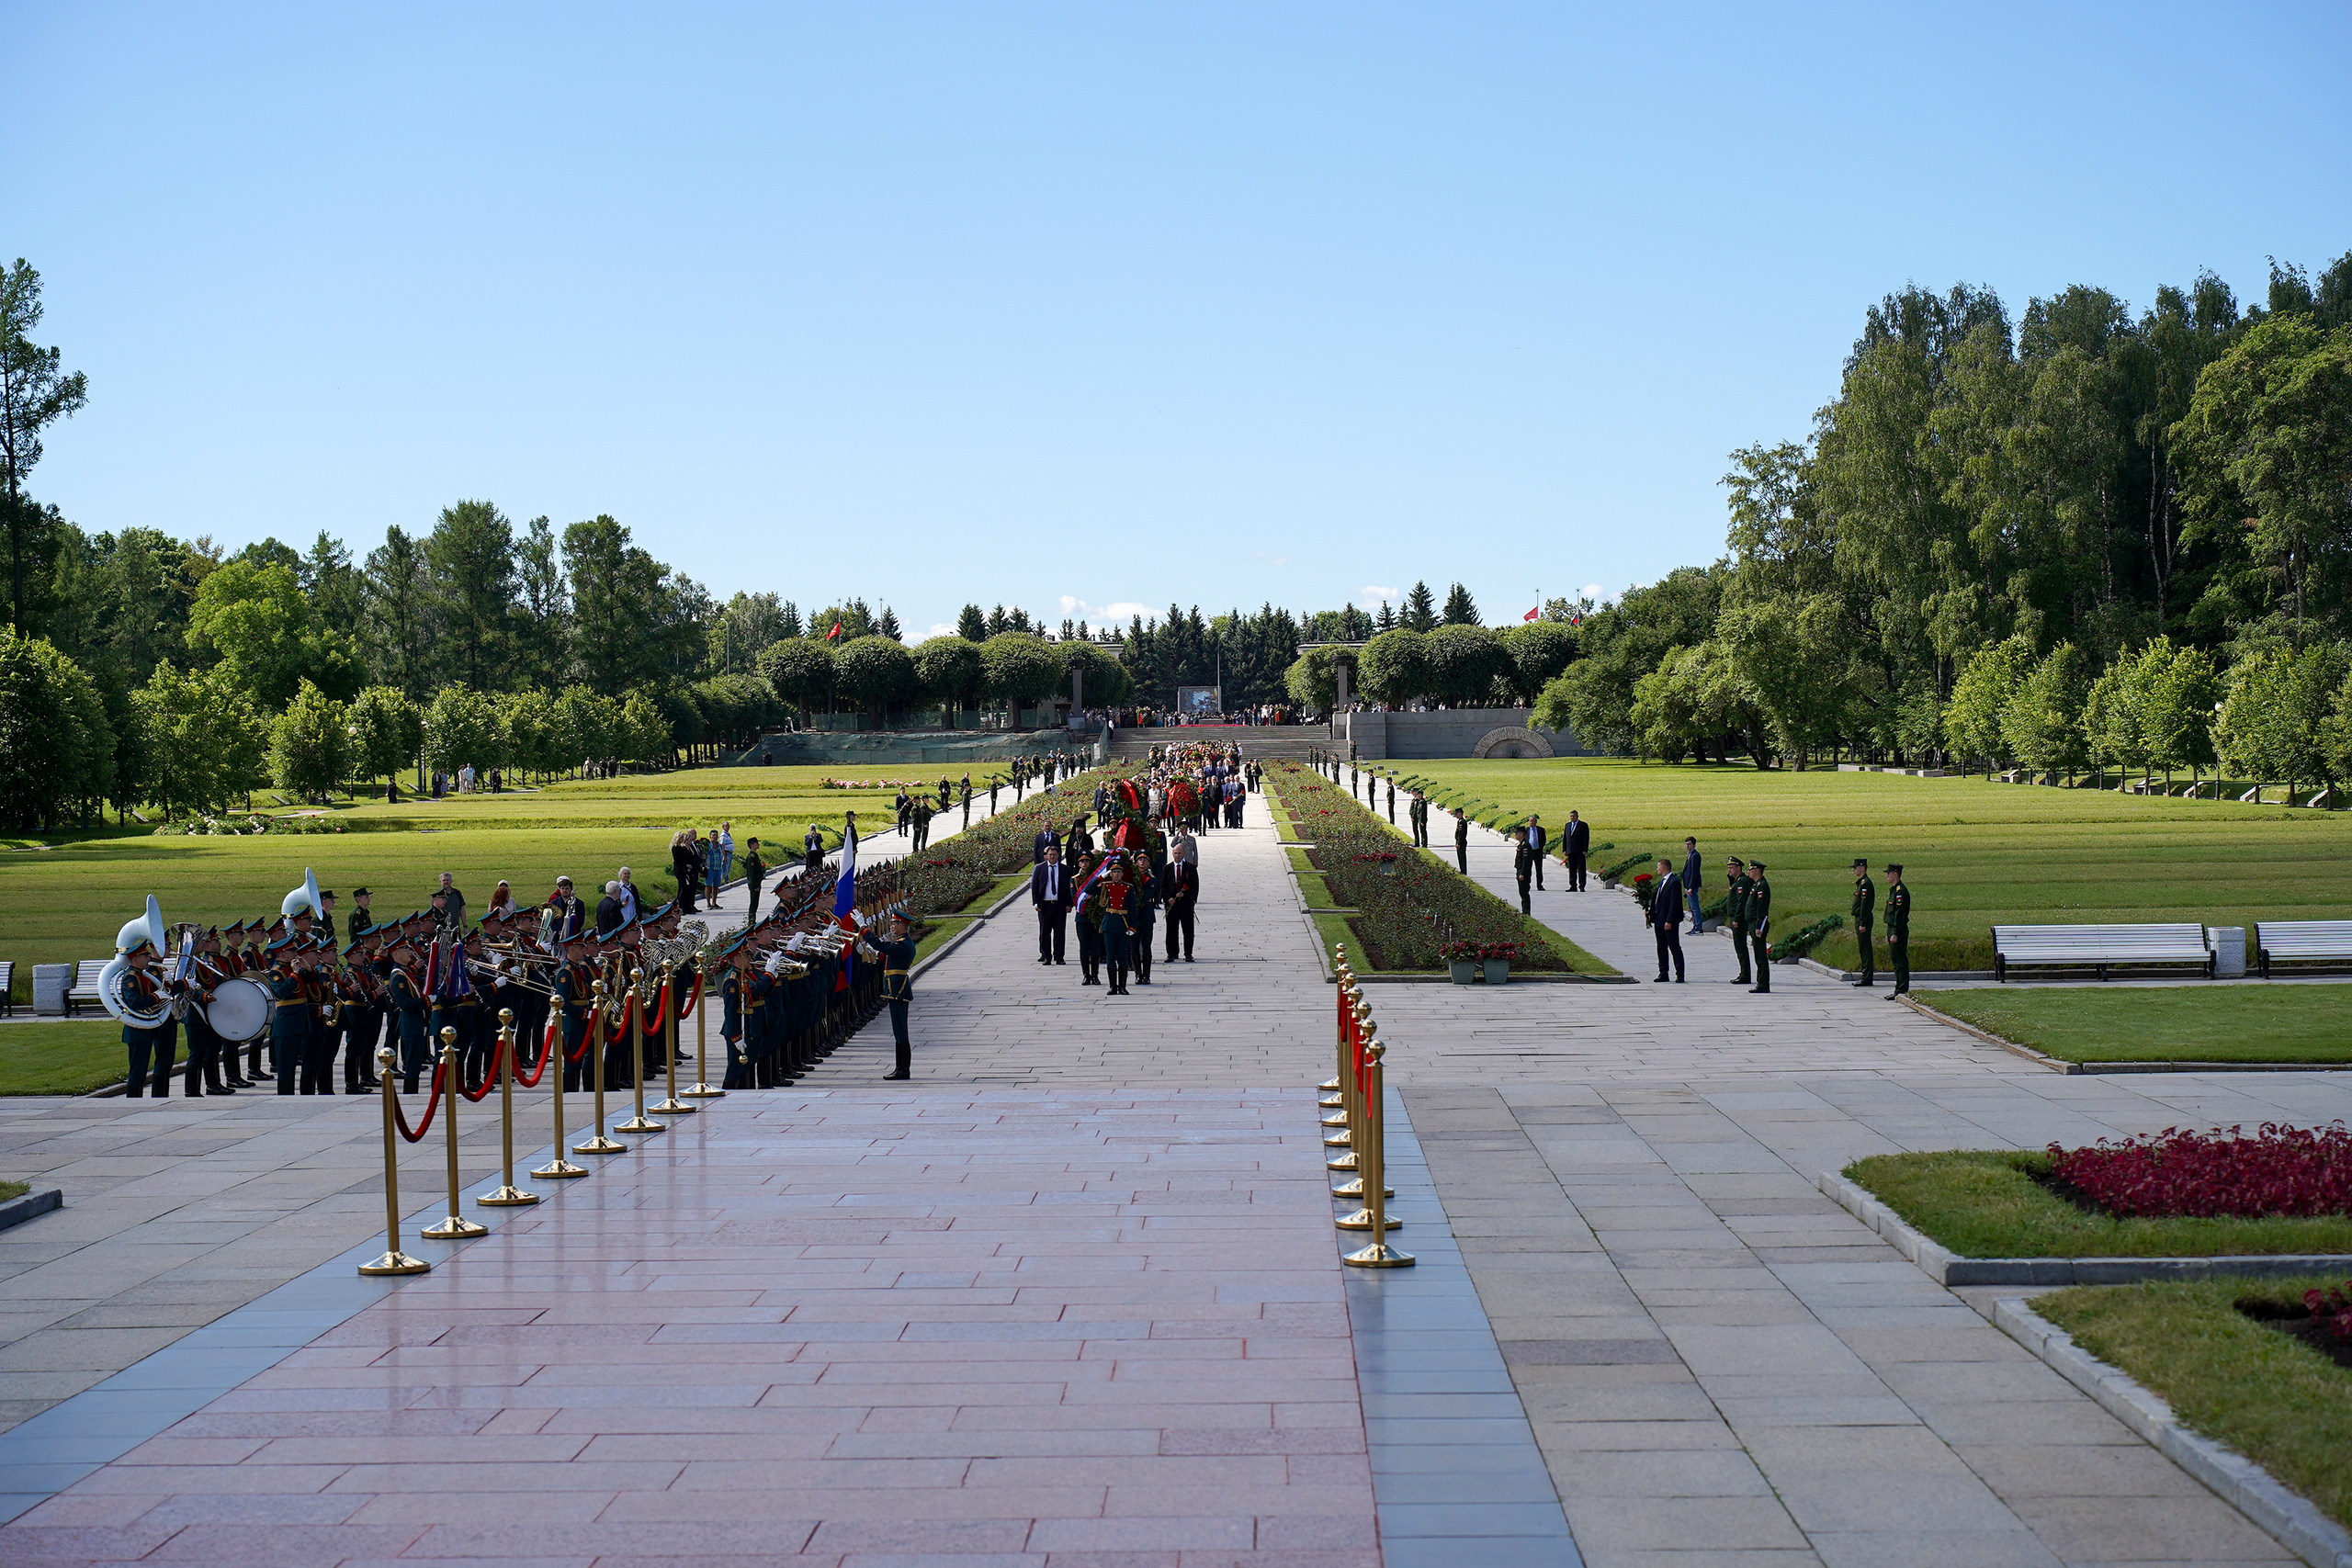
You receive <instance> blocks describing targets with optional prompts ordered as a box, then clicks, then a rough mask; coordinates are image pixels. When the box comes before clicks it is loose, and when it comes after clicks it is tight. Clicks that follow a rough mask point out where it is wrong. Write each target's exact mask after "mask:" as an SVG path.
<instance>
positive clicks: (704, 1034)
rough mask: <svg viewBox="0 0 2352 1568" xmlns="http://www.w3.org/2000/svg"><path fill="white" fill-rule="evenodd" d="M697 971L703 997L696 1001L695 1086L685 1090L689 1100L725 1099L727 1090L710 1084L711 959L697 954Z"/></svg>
mask: <svg viewBox="0 0 2352 1568" xmlns="http://www.w3.org/2000/svg"><path fill="white" fill-rule="evenodd" d="M695 973H696V974H698V975H700V976H702V986H703V999H702V1000H701V1001H697V1002H695V1087H694V1088H692V1089H687V1090H685V1091H684V1094H685V1097H686V1098H687V1099H688V1100H724V1099H726V1098H727V1091H726V1090H725V1089H713V1088H712V1087H711V1084H710V1050H709V1047H710V1033H709V1031H708V1030H707V1029H706V1028H705V1027H704V1024H705V1021H706V1020H707V1019H708V1017H709V1016H710V1015H709V1012H708V1010H707V1008H706V1007H705V1005H704V1004H705V1002H707V1001H708V999H709V993H710V960H709V959H708V958H707V957H705V956H704V955H703V954H701V953H695Z"/></svg>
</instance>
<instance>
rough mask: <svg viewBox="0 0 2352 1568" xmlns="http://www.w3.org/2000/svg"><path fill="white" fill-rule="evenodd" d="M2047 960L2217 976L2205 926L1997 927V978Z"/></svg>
mask: <svg viewBox="0 0 2352 1568" xmlns="http://www.w3.org/2000/svg"><path fill="white" fill-rule="evenodd" d="M2017 964H2044V965H2049V966H2052V967H2056V968H2067V969H2096V970H2098V977H2099V978H2100V979H2102V980H2104V979H2106V978H2107V972H2108V970H2109V969H2110V968H2121V967H2124V966H2127V965H2128V966H2131V967H2133V968H2138V967H2141V966H2143V965H2146V964H2196V965H2197V967H2198V968H2199V970H2200V971H2201V972H2202V973H2203V974H2204V976H2205V977H2206V978H2207V979H2211V978H2212V976H2213V950H2212V944H2211V942H2209V941H2208V940H2207V939H2206V935H2205V927H2204V926H2203V925H2202V924H2182V925H2159V926H1995V927H1994V928H1993V978H1994V979H1996V980H2007V978H2008V977H2009V970H2010V968H2011V967H2012V966H2014V965H2017Z"/></svg>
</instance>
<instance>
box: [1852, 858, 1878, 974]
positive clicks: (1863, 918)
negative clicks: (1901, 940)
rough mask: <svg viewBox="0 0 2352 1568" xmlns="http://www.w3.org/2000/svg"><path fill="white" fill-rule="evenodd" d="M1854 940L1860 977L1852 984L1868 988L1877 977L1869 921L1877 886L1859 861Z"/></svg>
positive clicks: (1855, 878)
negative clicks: (1860, 951) (1860, 955)
mask: <svg viewBox="0 0 2352 1568" xmlns="http://www.w3.org/2000/svg"><path fill="white" fill-rule="evenodd" d="M1854 873H1855V875H1854V903H1853V908H1852V911H1851V913H1852V916H1853V920H1854V940H1855V941H1856V942H1858V943H1860V946H1861V950H1862V977H1861V978H1860V979H1859V980H1857V981H1855V982H1854V984H1856V985H1858V986H1868V985H1870V984H1871V982H1872V981H1873V980H1875V979H1877V977H1878V969H1877V962H1878V960H1877V955H1876V954H1875V953H1872V952H1871V916H1872V914H1873V913H1874V912H1875V911H1876V910H1877V908H1878V884H1877V883H1875V882H1872V881H1871V868H1870V866H1869V865H1868V864H1866V863H1863V862H1861V861H1856V862H1855V863H1854Z"/></svg>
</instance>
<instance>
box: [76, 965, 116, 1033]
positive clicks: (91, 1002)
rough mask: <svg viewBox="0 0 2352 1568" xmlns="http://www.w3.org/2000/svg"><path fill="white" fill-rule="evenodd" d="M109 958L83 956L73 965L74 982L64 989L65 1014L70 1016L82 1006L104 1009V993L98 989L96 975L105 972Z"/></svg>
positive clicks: (105, 1003)
mask: <svg viewBox="0 0 2352 1568" xmlns="http://www.w3.org/2000/svg"><path fill="white" fill-rule="evenodd" d="M113 962H114V960H112V959H110V958H85V959H83V960H82V961H81V962H80V963H79V964H75V965H74V984H73V985H71V986H69V987H66V990H65V1016H66V1017H68V1018H72V1017H74V1014H75V1011H76V1010H78V1009H80V1008H83V1007H94V1008H98V1009H102V1010H103V1009H104V1008H105V1007H106V1005H107V1002H106V997H105V995H104V993H102V992H101V991H99V989H98V976H101V975H103V974H105V973H106V972H107V964H111V963H113Z"/></svg>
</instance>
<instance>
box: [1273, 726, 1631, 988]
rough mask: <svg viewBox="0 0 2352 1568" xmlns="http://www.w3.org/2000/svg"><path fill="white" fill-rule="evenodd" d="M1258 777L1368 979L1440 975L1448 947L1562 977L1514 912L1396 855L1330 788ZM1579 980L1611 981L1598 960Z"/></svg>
mask: <svg viewBox="0 0 2352 1568" xmlns="http://www.w3.org/2000/svg"><path fill="white" fill-rule="evenodd" d="M1265 777H1266V782H1267V784H1268V786H1269V787H1270V788H1271V789H1272V791H1273V792H1274V793H1275V794H1276V795H1278V796H1279V797H1280V799H1281V802H1282V807H1283V811H1284V812H1285V813H1286V814H1287V815H1288V816H1289V817H1290V818H1291V820H1292V822H1293V823H1294V824H1295V827H1296V828H1297V829H1298V831H1299V835H1300V836H1301V837H1302V838H1306V839H1312V840H1314V841H1315V847H1314V848H1313V849H1312V850H1310V851H1307V852H1306V857H1307V860H1308V863H1310V864H1312V865H1313V866H1314V867H1315V869H1316V871H1317V872H1318V873H1320V874H1321V875H1322V877H1323V880H1324V882H1325V883H1326V884H1327V885H1328V886H1329V889H1330V892H1331V897H1332V900H1333V902H1334V903H1336V904H1338V905H1340V906H1342V907H1344V908H1352V909H1354V910H1355V911H1356V913H1354V914H1351V915H1348V916H1346V917H1344V919H1346V921H1347V927H1348V930H1349V931H1350V932H1351V934H1352V935H1353V937H1354V938H1355V940H1356V942H1358V943H1360V944H1361V948H1360V951H1361V952H1362V953H1363V957H1364V958H1366V959H1368V960H1370V962H1371V964H1372V966H1373V967H1374V969H1375V970H1431V971H1434V970H1439V969H1442V968H1444V967H1445V966H1446V964H1447V963H1448V962H1449V960H1448V958H1447V956H1446V953H1445V952H1444V951H1443V949H1444V948H1445V945H1446V944H1447V943H1448V942H1453V943H1457V944H1468V945H1469V946H1471V947H1473V948H1475V949H1476V951H1477V953H1479V955H1480V956H1484V955H1485V953H1486V952H1487V949H1490V948H1492V949H1498V950H1499V949H1508V950H1510V953H1511V954H1513V955H1514V956H1513V957H1512V963H1513V964H1515V965H1516V966H1517V967H1519V968H1521V969H1524V970H1532V971H1537V972H1546V971H1548V972H1551V973H1555V974H1557V973H1562V972H1565V971H1566V970H1568V969H1569V968H1570V964H1569V962H1568V960H1567V958H1566V957H1565V956H1563V954H1562V953H1561V952H1560V951H1559V950H1558V949H1557V948H1556V947H1555V946H1554V945H1553V944H1552V943H1551V942H1547V941H1545V940H1544V939H1543V937H1542V936H1541V934H1540V933H1534V932H1531V931H1530V929H1529V927H1528V923H1527V922H1526V921H1524V920H1523V919H1521V917H1520V914H1519V911H1518V910H1516V909H1514V908H1511V907H1510V905H1508V904H1505V903H1504V902H1503V901H1502V900H1501V899H1499V898H1498V897H1495V896H1494V895H1493V894H1491V893H1489V892H1487V890H1486V889H1485V888H1483V887H1480V886H1478V885H1477V884H1476V883H1475V882H1472V881H1470V880H1469V879H1468V878H1467V877H1463V876H1458V875H1456V874H1454V873H1453V872H1452V871H1450V870H1448V869H1446V868H1445V867H1443V866H1442V865H1441V864H1439V863H1437V862H1436V861H1435V860H1432V859H1431V858H1430V857H1429V856H1428V855H1426V854H1419V853H1416V852H1412V851H1410V850H1408V849H1406V848H1404V847H1403V841H1402V840H1401V839H1400V838H1399V836H1398V835H1397V831H1396V830H1395V829H1392V828H1390V827H1389V826H1388V825H1387V824H1386V823H1385V822H1383V821H1382V820H1381V819H1380V818H1378V817H1376V816H1374V814H1373V813H1372V812H1371V811H1369V810H1367V809H1366V808H1365V807H1364V806H1363V803H1362V802H1360V801H1358V800H1356V799H1354V798H1353V797H1352V796H1351V795H1349V794H1348V792H1347V791H1346V790H1344V789H1341V788H1340V786H1339V785H1337V784H1333V783H1331V782H1330V781H1329V779H1326V778H1324V777H1323V776H1322V775H1321V774H1319V773H1315V772H1313V771H1312V770H1310V769H1307V768H1305V767H1302V766H1300V765H1299V764H1298V763H1295V762H1286V761H1275V762H1272V763H1271V764H1269V766H1268V768H1267V772H1266V775H1265ZM1501 955H1502V954H1501V953H1497V956H1501ZM1586 972H1588V973H1591V974H1604V975H1605V974H1610V973H1612V971H1611V970H1610V969H1609V968H1608V967H1607V965H1605V964H1600V963H1599V962H1598V961H1597V960H1595V961H1592V963H1591V964H1590V965H1589V968H1587V969H1586Z"/></svg>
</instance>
